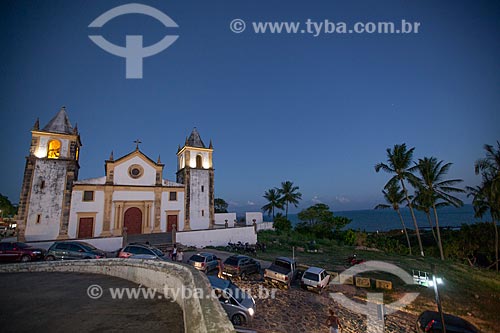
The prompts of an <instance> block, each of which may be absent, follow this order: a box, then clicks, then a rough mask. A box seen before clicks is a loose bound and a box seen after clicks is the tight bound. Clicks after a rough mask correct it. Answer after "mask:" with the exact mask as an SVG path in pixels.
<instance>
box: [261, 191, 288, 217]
mask: <svg viewBox="0 0 500 333" xmlns="http://www.w3.org/2000/svg"><path fill="white" fill-rule="evenodd" d="M264 198H265V199H266V200H267V201H268V203H267V204H265V205H264V206H262V210H263V211H264V213H267V215H270V214H271V213H272V214H273V221H274V217H275V216H274V209H275V208H277V209H283V203H282V202H281V196H280V194H279V192H278V190H277V189H275V188H272V189H270V190H267V191H266V192H264Z"/></svg>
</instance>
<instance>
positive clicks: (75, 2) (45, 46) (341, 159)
mask: <svg viewBox="0 0 500 333" xmlns="http://www.w3.org/2000/svg"><path fill="white" fill-rule="evenodd" d="M126 3H128V2H126V1H97V0H93V1H83V0H72V1H22V0H21V1H20V0H15V1H10V0H8V1H5V0H3V1H1V2H0V31H2V33H1V34H0V42H1V45H2V47H1V50H0V57H1V62H0V91H1V93H0V112H1V113H0V123H1V131H0V136H1V140H0V151H1V153H2V154H1V156H2V158H1V164H0V165H1V167H0V168H1V173H0V193H2V194H4V195H7V196H9V198H10V199H11V200H12V201H13V202H18V199H19V193H20V189H21V183H22V177H23V170H24V164H25V156H26V155H27V154H28V152H29V145H30V130H31V128H32V126H33V123H34V122H35V120H36V119H37V117H39V118H40V123H41V126H44V125H45V124H46V123H47V122H48V121H49V120H50V119H51V118H52V117H53V116H54V115H55V114H56V113H57V112H58V111H59V109H60V107H61V106H63V105H64V106H66V109H67V112H68V115H69V117H70V120H71V122H72V124H73V125H74V124H75V123H78V128H79V130H80V133H81V139H82V143H83V147H82V150H81V155H80V165H81V169H80V177H79V178H80V179H85V178H93V177H100V176H102V175H104V160H105V159H107V158H108V156H109V154H110V152H111V151H114V156H115V158H117V157H119V156H122V155H125V154H127V153H129V152H130V151H132V150H133V149H134V148H135V144H134V143H133V141H134V140H135V139H137V138H139V139H140V140H141V141H142V142H143V143H142V144H141V150H142V151H143V152H144V153H145V154H147V155H148V156H150V157H151V158H152V159H154V160H156V158H157V157H158V155H161V160H162V162H163V163H164V164H165V172H164V178H167V179H171V180H175V171H176V165H177V163H176V152H177V146H178V144H181V145H182V144H183V143H184V140H185V137H186V136H188V135H189V134H190V132H191V130H192V129H193V127H197V129H198V131H199V132H200V134H201V136H202V139H203V140H204V141H205V143H206V144H208V142H209V141H210V139H212V140H213V144H214V149H215V151H214V166H215V169H216V170H215V186H216V187H215V192H216V193H215V194H216V197H222V198H224V199H225V200H226V201H228V202H229V203H230V204H231V208H232V209H233V210H239V211H241V210H260V207H261V206H262V205H263V204H264V199H263V198H262V195H263V193H264V191H265V190H266V189H269V188H272V187H274V186H278V185H279V184H280V182H281V181H284V180H291V181H293V182H294V183H295V184H296V185H298V186H299V187H300V191H301V192H302V194H303V200H302V202H301V206H300V207H298V208H297V209H294V210H292V211H296V210H298V209H301V208H305V207H307V206H309V205H311V204H314V203H317V202H323V203H326V204H328V205H330V207H331V208H332V209H333V210H336V211H340V210H351V209H368V208H372V207H373V206H374V205H375V204H376V203H379V202H380V201H382V195H381V189H382V187H383V185H384V184H385V182H386V181H387V179H388V175H387V174H383V173H380V174H377V173H375V171H374V168H373V167H374V165H375V164H376V163H377V162H380V161H384V160H385V157H386V156H385V150H386V148H388V147H392V146H393V145H394V144H397V143H403V142H405V143H407V144H408V145H409V146H410V147H416V150H415V157H417V158H418V157H424V156H436V157H438V158H439V159H443V160H445V161H447V162H453V163H454V165H453V167H452V169H451V171H450V174H449V176H450V177H453V178H455V177H457V178H462V179H464V181H465V182H464V186H465V185H475V184H477V183H478V182H479V179H478V177H477V176H475V175H474V168H473V164H474V161H475V160H476V159H477V158H480V157H482V156H483V155H484V151H483V148H482V147H483V145H484V144H485V143H490V144H493V143H494V142H495V141H496V140H498V139H500V135H499V133H500V131H499V128H500V126H499V124H500V116H499V114H500V112H499V111H500V3H499V2H498V1H455V0H453V1H451V0H450V1H435V0H432V1H431V0H424V1H422V0H418V1H416V0H401V1H371V0H365V1H331V0H324V1H278V0H255V1H234V0H224V1H205V0H204V1H141V2H140V3H142V4H146V5H150V6H153V7H155V8H157V9H158V10H160V11H162V12H163V13H166V14H167V15H168V16H169V17H170V18H172V19H173V20H174V21H175V22H176V23H177V24H178V26H179V27H178V28H166V27H165V26H164V25H162V24H161V23H160V22H159V21H158V20H156V19H155V18H153V17H150V16H146V15H140V14H129V15H123V16H120V17H116V18H114V19H112V20H110V21H109V22H107V23H106V24H105V25H104V26H103V27H102V28H89V27H88V26H89V24H90V23H91V22H92V21H93V20H94V19H95V18H97V17H98V16H99V15H101V14H102V13H104V12H105V11H107V10H109V9H111V8H113V7H116V6H119V5H123V4H126ZM236 18H239V19H242V20H244V21H245V22H246V30H245V31H243V32H241V33H234V32H232V31H231V29H230V23H231V22H232V20H233V19H236ZM308 19H311V20H312V21H315V22H324V21H325V20H329V21H330V22H335V23H338V22H346V24H347V25H348V26H352V25H354V24H355V23H356V22H379V21H392V22H396V23H397V24H399V23H400V22H401V20H403V19H404V20H406V21H409V22H419V23H420V27H419V33H418V34H415V33H412V34H376V33H373V34H368V33H365V34H326V33H323V34H320V35H318V36H316V37H315V36H313V35H312V34H309V33H297V34H286V33H281V34H277V33H274V34H272V33H266V34H258V33H255V32H254V30H253V25H252V22H267V21H269V22H302V24H305V22H306V21H307V20H308ZM301 27H303V25H302V26H301ZM90 34H93V35H102V36H103V37H104V38H106V39H107V40H109V41H110V42H111V43H114V44H116V45H121V46H124V45H125V36H126V35H143V39H144V45H146V46H148V45H151V44H154V43H156V42H158V41H159V40H161V39H162V38H163V37H164V36H165V35H178V36H179V38H178V40H177V41H175V42H174V43H173V44H172V45H171V46H170V47H169V48H167V49H166V50H165V51H163V52H161V53H159V54H156V55H154V56H152V57H149V58H145V59H144V63H143V78H142V79H126V78H125V59H124V58H120V57H117V56H114V55H111V54H109V53H107V52H105V51H104V50H102V49H101V48H99V47H98V46H97V45H95V44H94V43H93V42H92V41H91V40H90V39H89V38H88V35H90Z"/></svg>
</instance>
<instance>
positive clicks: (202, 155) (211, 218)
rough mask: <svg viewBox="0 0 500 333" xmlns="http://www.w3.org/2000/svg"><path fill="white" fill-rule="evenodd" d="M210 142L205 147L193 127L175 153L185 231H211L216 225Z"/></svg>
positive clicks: (211, 147)
mask: <svg viewBox="0 0 500 333" xmlns="http://www.w3.org/2000/svg"><path fill="white" fill-rule="evenodd" d="M212 154H213V146H212V141H210V145H209V147H208V148H207V147H206V146H205V144H204V143H203V141H202V140H201V137H200V134H199V133H198V130H197V129H196V128H194V129H193V131H192V132H191V135H190V136H189V137H188V138H186V141H185V144H184V147H182V148H181V147H180V146H179V149H178V151H177V182H178V183H181V184H184V186H185V193H186V194H185V200H184V204H185V207H184V208H185V221H184V230H191V229H192V230H196V229H211V228H213V227H214V223H215V209H214V168H213V163H212Z"/></svg>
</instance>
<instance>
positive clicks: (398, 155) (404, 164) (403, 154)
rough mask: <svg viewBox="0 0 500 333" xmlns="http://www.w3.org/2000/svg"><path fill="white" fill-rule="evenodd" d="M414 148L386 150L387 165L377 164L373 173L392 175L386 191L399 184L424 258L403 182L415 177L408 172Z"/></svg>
mask: <svg viewBox="0 0 500 333" xmlns="http://www.w3.org/2000/svg"><path fill="white" fill-rule="evenodd" d="M414 150H415V148H411V149H407V148H406V144H404V143H403V144H401V145H394V147H393V149H392V150H391V149H390V148H387V150H386V151H387V164H385V163H378V164H377V165H375V171H376V172H379V171H380V170H383V171H385V172H387V173H390V174H394V176H393V177H392V178H391V179H390V180H389V182H388V183H387V184H386V185H385V188H386V189H387V188H388V186H390V184H391V183H400V184H401V187H402V189H403V193H404V195H405V199H406V202H407V203H408V208H410V213H411V217H412V219H413V224H414V226H415V232H416V233H417V240H418V246H419V248H420V255H421V256H422V257H423V256H424V248H423V246H422V239H421V238H420V230H419V229H418V224H417V218H416V217H415V213H414V212H413V205H412V203H411V201H410V197H409V196H408V190H407V189H406V185H405V181H407V180H410V181H413V180H414V178H415V176H414V175H413V174H412V173H411V171H410V166H411V163H412V161H413V151H414Z"/></svg>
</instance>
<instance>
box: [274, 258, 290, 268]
mask: <svg viewBox="0 0 500 333" xmlns="http://www.w3.org/2000/svg"><path fill="white" fill-rule="evenodd" d="M274 264H275V265H276V266H279V267H283V268H286V269H290V263H288V262H286V261H283V260H276V261H275V262H274Z"/></svg>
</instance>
